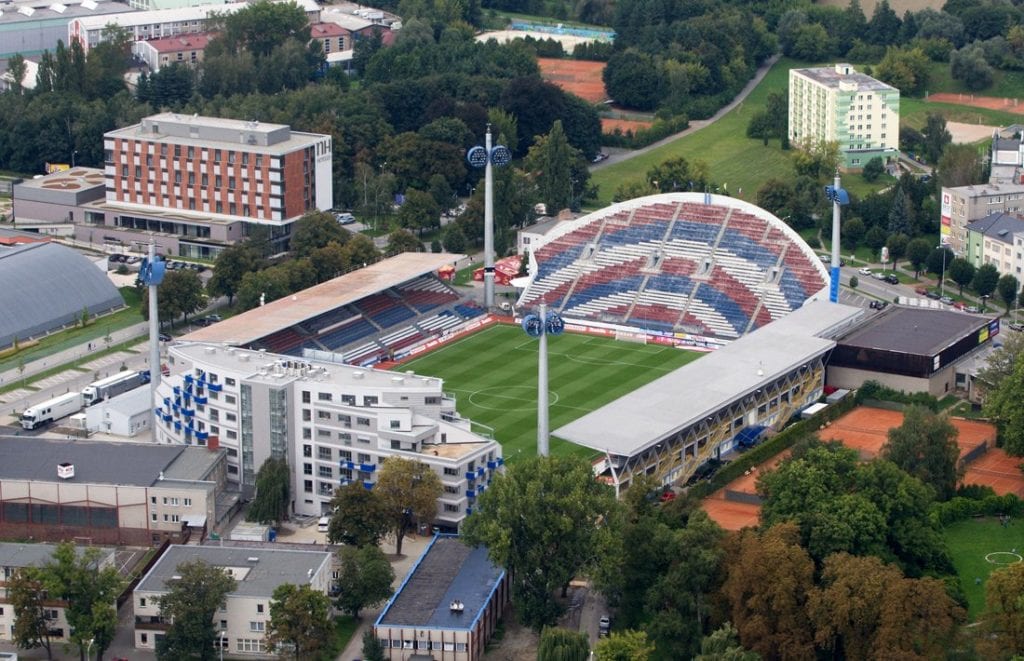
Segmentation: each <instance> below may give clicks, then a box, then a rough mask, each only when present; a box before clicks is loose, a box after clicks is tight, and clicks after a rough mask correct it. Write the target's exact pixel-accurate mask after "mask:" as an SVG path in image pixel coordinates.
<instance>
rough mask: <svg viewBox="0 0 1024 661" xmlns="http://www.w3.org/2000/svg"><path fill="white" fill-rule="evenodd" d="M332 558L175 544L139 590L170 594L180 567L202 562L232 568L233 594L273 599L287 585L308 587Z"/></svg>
mask: <svg viewBox="0 0 1024 661" xmlns="http://www.w3.org/2000/svg"><path fill="white" fill-rule="evenodd" d="M330 559H331V554H330V553H327V552H324V551H292V550H289V549H267V548H246V547H237V546H236V547H227V546H225V547H220V546H179V545H172V546H169V547H168V548H167V551H166V552H165V553H164V555H163V557H161V558H160V560H159V561H157V563H156V564H155V565H153V567H152V569H150V570H149V572H148V573H147V574H146V575H145V577H143V579H142V581H141V582H140V583H139V585H138V587H137V588H135V589H136V590H142V591H145V592H167V582H168V581H170V580H172V579H173V578H174V576H176V575H177V571H178V565H180V564H182V563H185V562H191V561H195V560H202V561H203V562H206V563H208V564H210V565H213V566H215V567H225V568H227V567H230V568H232V572H231V573H232V575H233V576H234V577H235V581H236V586H235V589H234V591H233V592H231V593H229V595H234V596H242V597H270V596H271V595H273V593H274V589H275V588H276V587H277V586H279V585H282V584H284V583H291V584H293V585H308V584H309V582H310V579H311V578H312V577H313V576H315V575H316V574H317V573H319V572H320V571H321V570H322V569H323V567H324V565H325V564H327V563H330Z"/></svg>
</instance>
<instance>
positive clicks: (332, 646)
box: [320, 615, 359, 659]
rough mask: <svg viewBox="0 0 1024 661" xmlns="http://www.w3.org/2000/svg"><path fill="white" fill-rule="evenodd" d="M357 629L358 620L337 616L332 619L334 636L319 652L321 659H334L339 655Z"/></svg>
mask: <svg viewBox="0 0 1024 661" xmlns="http://www.w3.org/2000/svg"><path fill="white" fill-rule="evenodd" d="M358 628H359V620H357V619H355V618H354V617H351V616H349V615H339V616H338V617H336V618H334V632H333V633H334V635H333V636H332V637H331V639H330V640H329V641H327V643H326V644H325V645H324V647H323V649H322V650H320V658H321V659H336V658H337V657H338V655H340V654H341V652H342V650H344V649H345V646H346V645H348V642H349V641H350V640H352V635H353V634H354V633H355V632H356V629H358Z"/></svg>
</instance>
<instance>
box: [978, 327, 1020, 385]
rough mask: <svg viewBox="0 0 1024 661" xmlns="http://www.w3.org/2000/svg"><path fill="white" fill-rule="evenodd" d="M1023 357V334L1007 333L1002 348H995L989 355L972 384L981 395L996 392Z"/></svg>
mask: <svg viewBox="0 0 1024 661" xmlns="http://www.w3.org/2000/svg"><path fill="white" fill-rule="evenodd" d="M1022 355H1024V333H1008V334H1007V335H1006V337H1004V338H1003V346H1001V347H997V348H996V349H995V350H993V351H992V353H990V354H989V356H988V360H987V361H986V362H985V367H983V368H981V369H980V370H978V373H977V375H975V377H974V383H975V385H976V386H978V387H979V388H980V389H981V392H982V395H983V396H987V395H988V394H989V393H991V392H993V391H995V390H998V389H999V388H1000V387H1001V386H1002V384H1003V381H1004V380H1006V379H1007V378H1008V377H1010V376H1011V375H1012V374H1013V370H1014V368H1015V367H1016V365H1017V362H1018V361H1019V360H1021V356H1022Z"/></svg>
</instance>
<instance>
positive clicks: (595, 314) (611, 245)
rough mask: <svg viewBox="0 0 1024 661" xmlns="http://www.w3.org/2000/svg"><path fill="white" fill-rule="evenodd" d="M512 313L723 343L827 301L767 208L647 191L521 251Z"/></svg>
mask: <svg viewBox="0 0 1024 661" xmlns="http://www.w3.org/2000/svg"><path fill="white" fill-rule="evenodd" d="M530 273H531V279H530V283H529V285H528V286H527V288H526V290H525V291H524V292H523V294H522V296H521V297H520V299H519V302H518V306H519V308H520V309H530V308H533V307H535V306H537V305H539V304H541V303H545V304H547V305H548V307H549V309H553V310H555V311H557V312H559V313H560V314H561V315H562V316H563V318H565V320H566V322H567V323H569V324H573V323H575V324H581V325H589V326H599V327H600V326H603V327H605V328H619V327H621V328H623V329H624V330H628V329H634V330H635V329H640V330H643V331H645V332H646V333H647V334H650V335H662V336H672V337H679V338H681V339H682V337H683V336H685V339H686V340H687V342H686V343H688V344H702V345H709V346H720V345H721V344H722V343H723V341H729V340H734V339H736V338H738V337H741V336H742V335H744V334H746V333H749V332H751V331H753V330H756V329H758V328H761V327H764V326H765V325H766V324H768V323H769V322H772V321H774V320H777V319H781V318H782V317H784V316H785V315H787V314H789V313H790V312H792V311H793V310H795V309H797V308H799V307H800V306H802V305H803V304H804V303H805V302H806V301H808V300H812V299H817V298H822V299H827V297H828V272H827V270H826V269H825V267H824V266H823V265H822V263H821V260H820V259H819V258H818V257H817V255H815V254H814V252H813V251H812V250H811V249H810V247H809V246H808V245H807V244H806V243H805V242H804V241H803V239H801V238H800V236H799V235H798V234H797V233H796V232H794V231H793V230H792V229H791V228H790V227H789V226H787V225H786V224H785V223H783V222H782V221H781V220H779V219H778V218H776V217H775V216H773V215H772V214H770V213H768V212H767V211H765V210H763V209H761V208H759V207H757V206H754V205H752V204H749V203H747V202H743V201H742V200H736V199H733V198H730V197H726V196H721V195H711V194H703V193H668V194H663V195H651V196H648V197H642V198H637V199H634V200H629V201H627V202H622V203H619V204H615V205H612V206H610V207H607V208H605V209H602V210H600V211H597V212H594V213H591V214H588V215H586V216H583V217H581V218H578V219H576V220H574V221H571V222H565V223H560V224H559V225H558V226H556V227H555V228H554V229H553V230H552V231H551V232H550V233H548V234H547V235H546V236H545V238H544V243H543V244H541V246H540V247H539V248H537V249H536V251H535V252H534V253H533V254H531V255H530Z"/></svg>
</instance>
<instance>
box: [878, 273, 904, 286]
mask: <svg viewBox="0 0 1024 661" xmlns="http://www.w3.org/2000/svg"><path fill="white" fill-rule="evenodd" d="M882 279H883V280H885V281H886V282H888V283H889V284H890V285H898V284H900V279H899V278H897V277H896V276H895V274H893V273H890V274H889V275H887V276H885V277H884V278H882Z"/></svg>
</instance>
